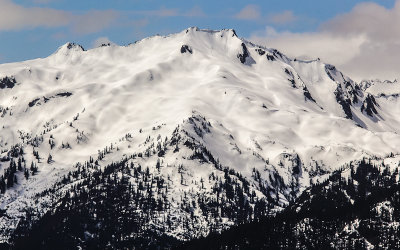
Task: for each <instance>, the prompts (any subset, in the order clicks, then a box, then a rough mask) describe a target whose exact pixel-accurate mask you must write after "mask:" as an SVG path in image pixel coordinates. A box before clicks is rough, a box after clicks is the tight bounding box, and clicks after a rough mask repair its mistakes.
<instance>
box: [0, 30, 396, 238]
mask: <svg viewBox="0 0 400 250" xmlns="http://www.w3.org/2000/svg"><path fill="white" fill-rule="evenodd" d="M399 94H400V84H399V83H397V82H379V81H364V82H362V83H356V82H354V81H352V80H351V79H350V78H349V77H347V76H345V75H344V74H343V73H341V72H340V71H339V70H337V69H336V68H335V67H334V66H332V65H329V64H325V63H323V62H321V61H320V60H312V61H300V60H296V59H294V60H293V59H291V58H288V57H286V56H285V55H284V54H282V53H281V52H279V51H277V50H275V49H270V48H265V47H262V46H258V45H255V44H253V43H251V42H249V41H246V40H244V39H241V38H239V37H238V36H237V35H236V33H235V31H234V30H220V31H211V30H201V29H198V28H189V29H187V30H184V31H182V32H180V33H177V34H172V35H169V36H166V37H162V36H154V37H150V38H146V39H144V40H141V41H138V42H135V43H134V44H130V45H128V46H116V45H110V46H101V47H99V48H95V49H91V50H88V51H85V50H84V49H83V47H82V46H80V45H77V44H73V43H67V44H65V45H63V46H62V47H60V48H59V49H58V50H57V51H56V52H55V53H54V54H52V55H50V56H49V57H47V58H42V59H35V60H30V61H25V62H18V63H10V64H3V65H0V113H1V115H0V126H1V130H0V150H1V151H0V152H1V155H0V158H1V162H0V174H1V175H3V178H2V179H0V188H1V191H2V194H0V208H1V209H2V210H1V215H0V216H1V217H0V228H1V230H0V232H2V233H1V236H2V239H3V240H7V239H8V238H9V237H10V235H12V234H13V232H14V229H15V228H17V227H18V223H20V222H21V220H22V218H24V217H25V216H27V215H28V214H29V216H33V217H34V218H36V219H40V218H41V216H43V215H44V214H45V213H46V212H48V211H54V210H56V209H58V207H59V206H61V205H60V204H64V203H62V202H61V200H62V199H65V197H66V196H67V197H71V196H72V197H80V195H82V192H89V191H90V190H89V187H90V188H92V189H96V187H99V188H100V187H101V186H103V184H102V183H103V181H97V182H96V181H93V178H94V176H96V175H100V174H101V175H108V176H109V178H110V179H111V178H114V179H118V180H124V181H126V183H127V185H128V184H129V186H130V189H129V190H133V191H134V192H135V193H136V194H137V195H138V197H139V198H140V197H141V198H143V197H147V198H149V200H154V202H155V203H154V204H159V205H158V206H157V205H154V204H153V205H154V207H153V206H150V207H147V208H146V209H144V208H143V203H141V202H139V203H135V206H127V208H132V209H133V210H135V211H136V210H137V211H138V213H139V214H140V213H146V214H147V217H146V218H147V221H146V225H147V226H148V229H149V230H152V231H154V232H159V233H161V234H164V235H167V236H172V237H174V238H177V239H181V240H182V239H184V240H185V239H190V238H194V237H199V236H205V235H207V234H208V233H209V232H210V230H215V231H220V230H223V229H225V228H228V227H230V226H231V225H234V224H238V223H243V222H246V221H251V220H253V219H254V218H256V217H257V216H261V215H265V214H267V213H274V212H275V211H277V210H280V209H281V208H283V207H285V206H286V205H288V203H289V202H290V201H291V200H293V199H294V198H295V197H297V196H298V195H299V194H300V193H301V192H302V191H303V190H305V189H306V188H307V187H309V186H310V184H312V183H317V182H321V181H323V180H325V179H327V178H328V176H329V175H330V173H332V172H333V171H335V170H337V169H339V168H340V167H341V166H343V165H345V164H347V163H349V162H350V161H358V160H361V159H362V158H385V157H386V156H388V155H389V154H391V153H393V154H398V153H399V149H400V135H399V132H400V101H399ZM107 171H108V172H107ZM110 176H111V177H110ZM82 183H83V184H82ZM104 185H105V184H104ZM77 186H78V187H79V188H78V189H77ZM71 190H73V191H71ZM70 193H72V195H71V194H70ZM98 195H99V194H98ZM139 198H138V199H139ZM146 204H147V203H146ZM160 204H162V205H160ZM147 205H148V204H147ZM140 211H141V212H140ZM93 216H94V218H96V216H97V215H96V212H94V213H93ZM165 224H168V225H169V226H168V227H165ZM87 233H88V234H89V235H93V232H90V230H89V231H88V232H87ZM93 237H95V236H93Z"/></svg>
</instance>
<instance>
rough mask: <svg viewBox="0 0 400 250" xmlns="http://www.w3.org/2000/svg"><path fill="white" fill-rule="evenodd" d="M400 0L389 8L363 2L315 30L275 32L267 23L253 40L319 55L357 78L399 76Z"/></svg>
mask: <svg viewBox="0 0 400 250" xmlns="http://www.w3.org/2000/svg"><path fill="white" fill-rule="evenodd" d="M399 26H400V0H397V1H396V3H395V5H394V7H393V8H391V9H387V8H385V7H383V6H380V5H378V4H375V3H361V4H358V5H356V6H355V7H354V8H353V9H352V10H351V11H350V12H348V13H345V14H341V15H339V16H337V17H335V18H333V19H331V20H329V21H327V22H325V23H323V24H322V25H321V26H320V28H319V29H318V30H317V31H315V32H309V33H291V32H276V31H275V30H274V29H272V28H270V27H267V28H266V30H264V31H260V32H255V33H253V34H252V36H251V37H250V38H249V39H250V40H252V41H254V42H257V43H262V44H265V45H266V46H268V47H274V48H277V49H279V50H282V51H283V52H284V53H286V54H288V55H289V56H292V57H304V56H309V57H313V58H317V57H320V58H321V60H323V61H326V62H328V63H332V64H335V65H336V66H338V68H339V69H341V70H342V71H343V72H344V73H346V74H347V75H349V76H350V77H352V78H353V79H355V80H361V79H365V78H367V79H369V78H381V79H393V78H400V68H399V67H398V60H399V56H400V29H399V28H398V27H399Z"/></svg>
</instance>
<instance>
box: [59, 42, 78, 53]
mask: <svg viewBox="0 0 400 250" xmlns="http://www.w3.org/2000/svg"><path fill="white" fill-rule="evenodd" d="M71 51H74V52H82V51H85V49H84V48H83V47H82V45H79V44H77V43H73V42H67V43H65V44H64V45H62V46H61V47H59V48H58V49H57V51H56V53H55V54H64V55H68V54H69V53H71Z"/></svg>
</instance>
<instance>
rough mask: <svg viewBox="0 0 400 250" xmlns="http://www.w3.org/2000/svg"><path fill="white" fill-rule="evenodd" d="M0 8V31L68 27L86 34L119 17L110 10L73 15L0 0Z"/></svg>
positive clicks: (109, 23) (104, 26)
mask: <svg viewBox="0 0 400 250" xmlns="http://www.w3.org/2000/svg"><path fill="white" fill-rule="evenodd" d="M41 1H43V0H41ZM0 6H1V8H0V31H12V30H23V29H32V28H37V27H45V28H56V27H69V28H71V30H72V31H73V32H76V33H79V34H87V33H93V32H97V31H100V30H102V29H104V28H107V27H109V26H110V25H111V24H112V23H113V22H114V21H115V20H116V19H117V18H118V16H119V13H118V12H115V11H111V10H105V11H88V12H84V13H80V14H75V13H73V12H69V11H63V10H56V9H52V8H43V7H24V6H22V5H18V4H15V3H13V2H12V1H11V0H0Z"/></svg>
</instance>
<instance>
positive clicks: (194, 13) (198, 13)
mask: <svg viewBox="0 0 400 250" xmlns="http://www.w3.org/2000/svg"><path fill="white" fill-rule="evenodd" d="M184 16H186V17H205V16H206V14H205V13H204V11H203V9H201V7H199V6H194V7H193V8H192V9H190V10H189V11H188V12H186V13H184Z"/></svg>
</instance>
